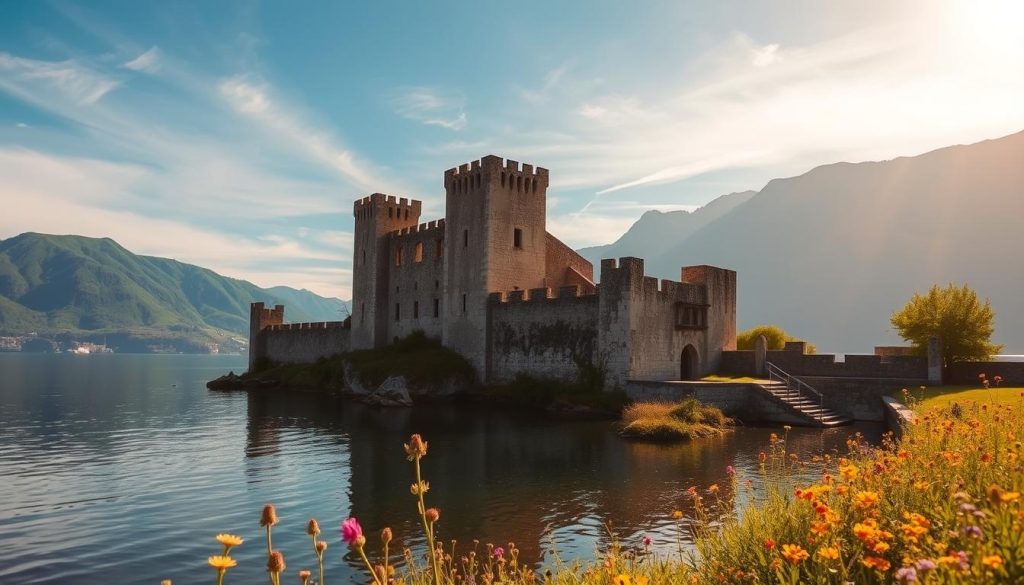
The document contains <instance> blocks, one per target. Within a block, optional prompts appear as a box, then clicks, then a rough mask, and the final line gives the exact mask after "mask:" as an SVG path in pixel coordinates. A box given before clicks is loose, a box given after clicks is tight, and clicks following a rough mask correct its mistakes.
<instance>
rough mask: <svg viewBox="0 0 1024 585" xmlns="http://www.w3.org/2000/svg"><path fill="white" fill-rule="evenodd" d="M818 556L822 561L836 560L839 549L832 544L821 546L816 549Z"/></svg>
mask: <svg viewBox="0 0 1024 585" xmlns="http://www.w3.org/2000/svg"><path fill="white" fill-rule="evenodd" d="M818 558H819V559H821V560H823V561H838V560H839V549H838V548H837V547H834V546H823V547H821V548H819V549H818Z"/></svg>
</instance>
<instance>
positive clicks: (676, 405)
mask: <svg viewBox="0 0 1024 585" xmlns="http://www.w3.org/2000/svg"><path fill="white" fill-rule="evenodd" d="M731 422H732V421H730V420H729V418H728V417H727V416H725V415H724V414H723V413H722V411H721V410H719V409H717V408H715V407H713V406H707V405H704V404H701V403H700V402H698V401H697V400H695V399H693V398H687V399H685V400H682V401H680V402H635V403H633V404H630V405H629V406H627V407H626V409H625V410H624V411H623V413H622V429H621V430H620V434H621V435H622V436H624V437H630V438H640V439H651V440H658V441H664V440H690V439H698V438H701V437H712V436H718V435H721V434H722V433H723V432H724V431H725V428H726V427H728V426H729V425H730V424H731Z"/></svg>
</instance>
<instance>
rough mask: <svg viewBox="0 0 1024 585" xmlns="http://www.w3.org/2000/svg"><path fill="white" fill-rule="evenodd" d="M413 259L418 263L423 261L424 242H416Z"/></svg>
mask: <svg viewBox="0 0 1024 585" xmlns="http://www.w3.org/2000/svg"><path fill="white" fill-rule="evenodd" d="M412 261H413V262H416V263H419V262H423V242H416V247H415V248H414V249H413V254H412Z"/></svg>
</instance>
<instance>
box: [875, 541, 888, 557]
mask: <svg viewBox="0 0 1024 585" xmlns="http://www.w3.org/2000/svg"><path fill="white" fill-rule="evenodd" d="M871 550H872V551H874V552H876V553H878V554H880V555H881V554H885V553H886V551H888V550H889V543H888V542H881V541H880V542H876V543H875V545H874V546H872V547H871Z"/></svg>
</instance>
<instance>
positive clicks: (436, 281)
mask: <svg viewBox="0 0 1024 585" xmlns="http://www.w3.org/2000/svg"><path fill="white" fill-rule="evenodd" d="M439 288H441V281H440V280H435V281H434V290H437V289H439Z"/></svg>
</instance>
